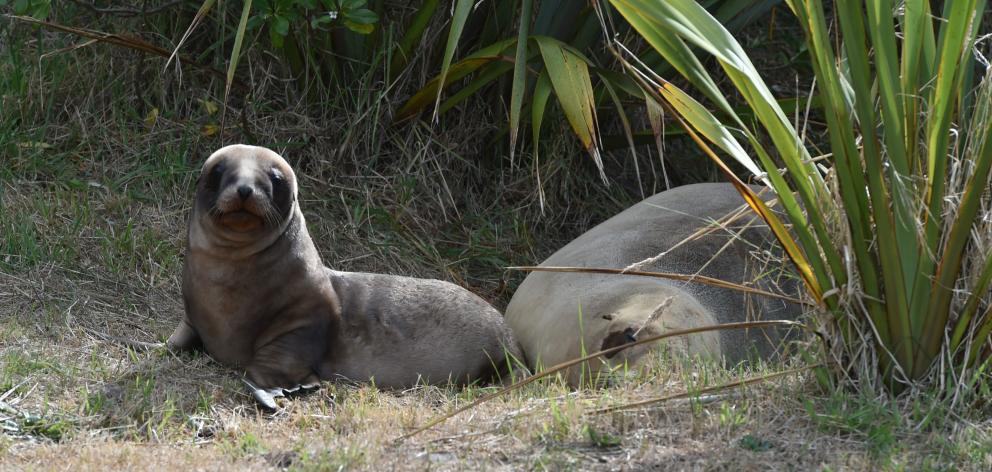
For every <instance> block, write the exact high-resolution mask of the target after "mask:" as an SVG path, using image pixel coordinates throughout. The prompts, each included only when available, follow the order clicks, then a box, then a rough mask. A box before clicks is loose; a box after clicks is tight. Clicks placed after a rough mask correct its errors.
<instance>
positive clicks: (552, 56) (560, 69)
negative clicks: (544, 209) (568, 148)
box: [533, 36, 606, 182]
mask: <svg viewBox="0 0 992 472" xmlns="http://www.w3.org/2000/svg"><path fill="white" fill-rule="evenodd" d="M533 39H534V41H536V42H537V45H538V47H539V48H540V51H541V57H542V58H543V59H544V67H545V69H546V70H547V73H548V77H549V79H550V80H551V86H552V87H553V88H554V92H555V96H556V97H558V103H559V104H561V108H562V111H563V112H564V113H565V118H566V119H567V120H568V123H569V125H571V127H572V131H574V132H575V134H576V136H578V137H579V140H580V141H581V142H582V145H583V146H584V147H585V148H586V151H588V152H589V155H590V156H592V159H593V162H595V163H596V167H597V168H598V169H599V175H600V178H601V179H602V180H603V181H604V182H606V174H605V173H604V172H603V161H602V159H601V158H600V155H599V144H598V136H597V134H598V133H597V130H596V115H595V108H594V100H595V98H594V96H593V91H592V81H591V80H590V78H589V67H588V64H587V63H586V60H585V59H583V58H582V57H581V56H579V55H578V54H575V53H574V52H573V51H571V50H569V48H567V47H564V46H563V45H562V43H561V42H560V41H557V40H555V39H553V38H548V37H545V36H534V37H533Z"/></svg>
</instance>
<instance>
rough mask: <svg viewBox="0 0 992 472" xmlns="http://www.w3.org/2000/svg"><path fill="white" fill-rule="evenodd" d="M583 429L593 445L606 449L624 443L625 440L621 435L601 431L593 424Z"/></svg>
mask: <svg viewBox="0 0 992 472" xmlns="http://www.w3.org/2000/svg"><path fill="white" fill-rule="evenodd" d="M582 429H583V430H584V431H585V433H586V436H587V437H588V438H589V441H590V442H591V443H592V445H593V446H596V447H599V448H604V449H605V448H611V447H617V446H619V445H620V444H622V443H623V440H622V439H621V438H620V437H619V436H614V435H612V434H610V433H608V432H605V431H599V430H597V429H596V427H595V426H593V425H591V424H587V425H585V426H584V427H583V428H582Z"/></svg>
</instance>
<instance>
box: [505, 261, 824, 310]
mask: <svg viewBox="0 0 992 472" xmlns="http://www.w3.org/2000/svg"><path fill="white" fill-rule="evenodd" d="M506 269H507V270H523V271H529V272H582V273H589V274H616V275H636V276H640V277H655V278H660V279H669V280H679V281H683V282H695V283H700V284H703V285H710V286H713V287H720V288H725V289H728V290H735V291H738V292H744V293H750V294H753V295H761V296H763V297H769V298H778V299H780V300H785V301H789V302H792V303H798V304H802V305H810V303H809V302H806V301H803V300H800V299H798V298H795V297H790V296H788V295H782V294H780V293H775V292H769V291H766V290H761V289H758V288H754V287H748V286H746V285H741V284H735V283H733V282H727V281H725V280H720V279H715V278H713V277H706V276H705V275H685V274H675V273H671V272H647V271H642V270H624V269H605V268H601V267H553V266H516V267H507V268H506Z"/></svg>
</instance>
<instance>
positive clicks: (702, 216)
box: [506, 184, 801, 385]
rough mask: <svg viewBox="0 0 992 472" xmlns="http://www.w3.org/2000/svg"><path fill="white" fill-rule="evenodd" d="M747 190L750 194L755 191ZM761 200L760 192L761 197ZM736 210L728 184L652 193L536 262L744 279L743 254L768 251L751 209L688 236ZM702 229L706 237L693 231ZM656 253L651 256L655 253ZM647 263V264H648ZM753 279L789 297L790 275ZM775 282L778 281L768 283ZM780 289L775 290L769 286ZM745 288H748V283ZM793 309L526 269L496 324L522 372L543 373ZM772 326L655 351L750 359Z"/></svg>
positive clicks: (768, 345)
mask: <svg viewBox="0 0 992 472" xmlns="http://www.w3.org/2000/svg"><path fill="white" fill-rule="evenodd" d="M756 190H757V188H756ZM766 194H770V192H766ZM742 205H744V202H743V199H742V198H741V197H740V195H739V194H738V193H737V191H736V190H735V189H734V187H733V186H731V185H730V184H696V185H686V186H683V187H678V188H675V189H672V190H668V191H665V192H662V193H659V194H657V195H654V196H652V197H650V198H648V199H646V200H644V201H642V202H640V203H638V204H636V205H634V206H632V207H631V208H628V209H627V210H625V211H623V212H621V213H620V214H618V215H616V216H614V217H612V218H610V219H609V220H607V221H605V222H603V223H601V224H600V225H598V226H596V227H595V228H593V229H591V230H589V231H587V232H586V233H584V234H582V235H581V236H579V237H578V238H576V239H575V240H574V241H572V242H571V243H569V244H567V245H566V246H565V247H563V248H561V249H560V250H558V251H557V252H555V253H554V254H553V255H552V256H551V257H549V258H548V259H547V260H545V261H544V262H543V263H542V264H541V265H542V266H578V267H595V268H614V269H623V268H626V267H628V266H630V265H631V264H635V263H638V262H642V261H643V262H646V263H645V264H643V265H641V266H640V267H638V270H642V271H653V272H669V273H679V274H686V275H692V274H698V275H703V276H708V277H713V278H717V279H721V280H725V281H729V282H735V283H742V282H750V281H752V280H754V279H757V278H759V277H758V272H759V270H762V269H765V268H761V267H757V264H756V261H755V258H754V257H750V253H751V252H752V251H754V252H760V251H761V250H764V249H768V248H770V247H771V244H772V236H771V232H770V231H769V230H768V229H767V227H766V226H765V225H764V224H763V222H761V221H760V220H759V219H757V218H755V217H754V216H752V214H751V213H743V212H742V213H741V215H742V217H741V218H738V219H737V221H735V222H733V223H730V224H729V225H728V226H729V227H732V228H737V229H741V228H745V227H746V228H747V229H745V230H742V231H729V230H728V229H729V228H722V229H715V230H714V231H711V232H709V233H707V234H705V235H701V236H699V237H695V238H690V236H693V235H694V233H697V231H699V230H700V229H704V230H705V228H706V227H707V226H709V225H712V224H713V222H714V221H717V220H720V219H725V218H726V217H728V215H731V214H732V213H734V212H735V210H738V209H740V208H741V207H742ZM703 232H704V233H705V232H706V231H703ZM659 255H660V256H659ZM648 259H651V260H650V261H649V260H648ZM778 272H781V270H774V271H771V273H765V274H762V275H763V277H761V278H762V281H761V282H759V283H758V284H757V288H761V289H766V290H769V291H779V290H783V289H784V290H785V291H787V292H790V291H791V292H793V293H791V295H794V292H795V288H796V286H797V285H796V282H795V279H793V278H780V279H778V277H777V276H778V275H780V274H778ZM777 279H778V280H777ZM776 283H781V287H773V286H774V285H776ZM752 285H753V284H752ZM800 312H801V309H800V306H799V305H797V304H795V303H791V302H787V301H783V300H782V299H774V298H767V297H764V296H759V295H749V296H745V295H743V294H741V293H740V292H737V291H733V290H729V289H724V288H717V287H714V286H710V285H703V284H700V283H694V282H681V281H674V280H669V279H659V278H648V277H640V276H632V275H611V274H590V273H556V272H532V273H530V274H529V275H528V276H527V277H526V278H525V279H524V281H523V283H522V284H521V285H520V287H519V288H518V289H517V291H516V292H515V293H514V295H513V298H512V299H511V300H510V304H509V306H508V307H507V309H506V320H507V322H508V323H509V324H510V327H511V328H512V329H513V332H514V333H515V334H516V336H517V339H518V340H519V341H520V345H521V347H522V348H523V351H524V355H525V357H526V358H527V362H528V364H529V365H530V366H531V367H532V368H535V367H536V368H540V367H541V366H545V367H550V366H553V365H555V364H558V363H561V362H564V361H567V360H571V359H575V358H578V357H580V356H581V355H583V354H584V353H592V352H596V351H599V350H601V349H606V348H610V347H614V346H617V345H620V344H625V343H627V342H630V341H633V340H635V339H639V338H643V337H648V336H653V335H657V334H661V333H664V332H667V331H673V330H679V329H687V328H692V327H698V326H705V325H713V324H719V323H730V322H738V321H747V320H754V319H759V318H760V319H794V318H795V317H796V316H797V315H798V314H799V313H800ZM780 334H781V333H779V332H778V331H776V330H772V329H767V330H761V329H750V330H747V331H739V330H733V331H730V330H728V331H722V332H716V331H710V332H705V333H700V334H694V335H691V336H688V337H681V338H670V339H669V340H666V341H667V342H665V343H662V345H665V346H667V347H668V348H669V349H670V350H675V351H677V352H678V353H679V354H680V355H686V356H694V355H702V356H711V357H718V358H719V357H722V358H724V359H725V360H726V361H728V362H732V363H733V362H738V361H740V360H743V359H745V358H747V357H748V356H749V355H751V354H755V355H757V356H761V357H764V356H767V355H769V354H770V353H771V352H773V351H774V348H775V346H776V345H777V344H778V343H777V341H778V339H779V335H780ZM658 346H659V344H653V345H651V344H648V345H641V346H638V347H635V348H631V349H628V350H626V351H622V352H621V353H620V354H617V355H615V356H614V357H613V358H612V359H605V360H601V361H599V362H596V361H590V362H589V363H587V364H586V365H585V366H584V367H583V366H577V367H573V368H571V369H570V370H569V371H568V372H567V373H566V379H567V380H568V382H569V383H571V384H573V385H577V384H579V383H580V382H582V381H583V379H584V378H585V379H587V380H588V379H590V376H591V378H592V380H595V379H597V378H600V379H601V378H602V377H600V375H601V374H603V373H605V372H608V371H609V370H611V369H614V368H616V367H617V366H619V365H622V364H624V363H625V362H626V363H627V365H632V364H634V363H636V362H637V360H638V359H641V358H642V357H643V356H644V354H645V353H646V352H648V351H650V350H651V349H656V348H657V347H658Z"/></svg>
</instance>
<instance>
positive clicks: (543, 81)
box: [530, 71, 551, 212]
mask: <svg viewBox="0 0 992 472" xmlns="http://www.w3.org/2000/svg"><path fill="white" fill-rule="evenodd" d="M550 97H551V79H550V78H549V77H548V72H547V71H544V72H541V75H540V77H538V78H537V82H536V83H535V84H534V96H533V97H532V98H531V103H532V105H531V116H530V125H531V131H532V133H533V134H532V136H531V139H532V140H533V143H534V144H533V146H534V164H533V165H534V174H535V177H536V178H537V197H538V198H537V200H538V206H540V207H541V212H544V187H543V186H542V185H541V167H540V160H539V159H538V157H539V154H538V151H539V150H540V149H539V148H540V145H541V141H540V138H541V124H542V123H543V122H544V112H545V110H546V109H547V106H548V98H550Z"/></svg>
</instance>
